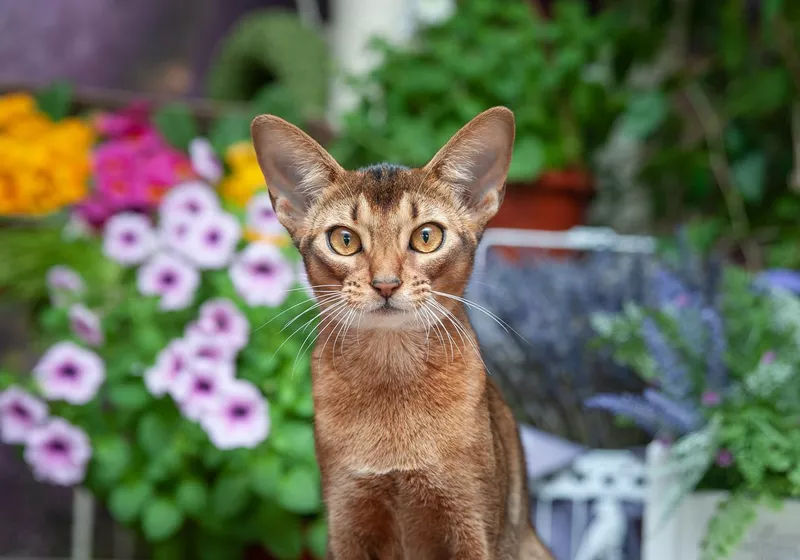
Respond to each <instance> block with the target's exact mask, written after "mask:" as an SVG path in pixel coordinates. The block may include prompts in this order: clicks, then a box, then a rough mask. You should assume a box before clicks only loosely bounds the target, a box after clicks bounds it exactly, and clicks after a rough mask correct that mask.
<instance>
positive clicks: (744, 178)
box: [731, 152, 767, 202]
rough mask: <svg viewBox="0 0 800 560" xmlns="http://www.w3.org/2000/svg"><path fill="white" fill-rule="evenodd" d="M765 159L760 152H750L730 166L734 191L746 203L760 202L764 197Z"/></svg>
mask: <svg viewBox="0 0 800 560" xmlns="http://www.w3.org/2000/svg"><path fill="white" fill-rule="evenodd" d="M766 164H767V162H766V158H765V156H764V154H763V153H761V152H751V153H750V154H748V155H746V156H745V157H743V158H742V159H740V160H738V161H736V162H734V163H733V165H732V166H731V172H732V173H733V180H734V181H735V184H736V189H737V190H738V191H739V192H740V193H741V195H742V198H744V199H745V200H746V201H747V202H760V201H761V199H762V198H763V196H764V177H765V171H766Z"/></svg>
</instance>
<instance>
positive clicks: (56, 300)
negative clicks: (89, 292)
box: [47, 265, 86, 307]
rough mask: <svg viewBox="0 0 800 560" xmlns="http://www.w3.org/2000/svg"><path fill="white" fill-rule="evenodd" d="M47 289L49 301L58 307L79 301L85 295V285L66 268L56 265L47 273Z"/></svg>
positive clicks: (73, 272) (76, 275)
mask: <svg viewBox="0 0 800 560" xmlns="http://www.w3.org/2000/svg"><path fill="white" fill-rule="evenodd" d="M47 289H48V291H49V292H50V301H51V302H52V303H53V305H55V306H57V307H60V306H63V305H66V304H68V303H70V302H72V301H74V300H76V299H80V298H81V297H82V296H83V295H84V294H85V293H86V284H84V282H83V278H81V276H80V275H79V274H78V273H77V272H75V271H74V270H72V269H71V268H69V267H68V266H63V265H56V266H53V267H50V269H49V270H48V271H47Z"/></svg>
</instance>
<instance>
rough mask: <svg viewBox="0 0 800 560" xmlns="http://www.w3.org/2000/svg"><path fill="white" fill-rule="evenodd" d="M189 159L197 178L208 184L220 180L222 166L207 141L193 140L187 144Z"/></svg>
mask: <svg viewBox="0 0 800 560" xmlns="http://www.w3.org/2000/svg"><path fill="white" fill-rule="evenodd" d="M189 159H190V160H191V162H192V169H193V170H194V172H195V173H197V175H198V177H200V178H202V179H205V180H206V181H208V182H209V183H216V182H217V181H219V180H220V179H221V178H222V164H220V162H219V159H218V158H217V154H215V153H214V148H212V147H211V142H209V141H208V140H207V139H205V138H195V139H194V140H192V141H191V142H190V143H189Z"/></svg>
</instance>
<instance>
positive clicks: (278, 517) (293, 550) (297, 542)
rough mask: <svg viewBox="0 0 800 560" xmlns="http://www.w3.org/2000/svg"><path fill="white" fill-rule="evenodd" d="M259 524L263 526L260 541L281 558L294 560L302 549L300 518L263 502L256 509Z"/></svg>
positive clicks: (272, 504)
mask: <svg viewBox="0 0 800 560" xmlns="http://www.w3.org/2000/svg"><path fill="white" fill-rule="evenodd" d="M258 520H259V525H260V526H261V527H263V530H262V535H261V542H262V543H263V545H264V546H265V547H266V548H267V550H269V551H270V552H271V553H272V554H274V555H275V556H277V557H278V558H280V559H281V560H283V559H286V560H294V559H296V558H298V557H299V556H300V554H301V553H302V551H303V526H302V522H301V521H300V518H299V517H297V516H296V515H293V514H291V513H289V512H287V511H284V510H282V509H280V508H279V507H277V506H276V505H275V504H274V503H270V502H267V503H264V504H263V505H262V506H261V507H260V508H259V511H258Z"/></svg>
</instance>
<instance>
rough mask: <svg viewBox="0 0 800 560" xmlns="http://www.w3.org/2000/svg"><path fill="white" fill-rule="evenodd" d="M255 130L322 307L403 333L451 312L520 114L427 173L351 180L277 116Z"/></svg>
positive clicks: (460, 141) (481, 133) (484, 120)
mask: <svg viewBox="0 0 800 560" xmlns="http://www.w3.org/2000/svg"><path fill="white" fill-rule="evenodd" d="M251 130H252V136H253V142H254V144H255V149H256V153H257V155H258V162H259V165H260V166H261V170H262V172H263V173H264V178H265V179H266V181H267V186H268V189H269V194H270V197H271V199H272V203H273V206H274V207H275V211H276V213H277V215H278V219H279V220H280V222H281V223H282V224H283V225H284V227H286V229H287V230H288V231H289V233H290V234H291V236H292V239H293V240H294V242H295V245H296V246H297V247H298V249H299V250H300V252H301V254H302V255H303V259H304V261H305V264H306V269H307V272H308V277H309V281H310V283H311V285H312V286H314V287H315V293H316V295H317V299H318V300H319V301H320V302H321V303H327V304H331V305H332V304H333V303H334V302H336V303H340V304H342V309H344V310H353V311H356V312H359V314H360V315H361V319H360V321H361V324H362V325H374V326H380V325H383V326H399V325H404V324H409V323H411V322H415V321H416V322H417V323H418V322H419V317H420V316H421V315H424V314H425V313H427V312H430V311H435V309H436V304H435V303H431V301H432V300H433V301H436V300H438V302H440V303H444V304H446V303H447V302H448V301H449V300H448V299H447V298H446V297H445V296H441V294H442V293H444V294H450V295H456V296H460V295H461V293H462V292H463V290H464V287H465V285H466V283H467V280H468V277H469V274H470V271H471V269H472V261H473V257H474V254H475V249H476V246H477V244H478V241H479V239H480V236H481V234H482V232H483V229H484V228H485V226H486V223H487V222H488V221H489V219H490V218H492V216H494V215H495V213H496V212H497V210H498V208H499V207H500V204H501V202H502V201H503V194H504V190H505V181H506V174H507V173H508V167H509V164H510V163H511V152H512V148H513V144H514V116H513V113H512V112H511V111H509V110H508V109H506V108H504V107H496V108H493V109H489V110H488V111H485V112H483V113H481V114H480V115H478V116H477V117H475V118H474V119H473V120H472V121H470V122H469V123H468V124H467V125H466V126H464V127H463V128H462V129H461V130H460V131H458V132H457V133H456V134H455V135H454V136H453V137H452V138H451V139H450V141H449V142H448V143H447V144H446V145H445V146H444V147H443V148H442V149H441V150H439V152H438V153H437V154H436V155H435V156H434V157H433V159H432V160H431V161H430V162H429V163H428V164H427V165H425V166H424V167H422V168H420V169H408V168H405V167H401V166H396V165H389V164H379V165H374V166H371V167H368V168H365V169H360V170H357V171H346V170H345V169H343V168H342V167H341V166H340V165H339V164H338V163H337V162H336V161H335V160H334V159H333V157H331V155H330V154H328V152H326V151H325V149H323V148H322V147H321V146H320V145H319V144H317V143H316V142H315V141H314V140H313V139H311V138H310V137H309V136H308V135H306V134H305V133H304V132H302V131H301V130H300V129H298V128H297V127H295V126H293V125H291V124H289V123H288V122H286V121H284V120H282V119H280V118H278V117H275V116H272V115H261V116H259V117H256V119H255V120H254V121H253V124H252V127H251ZM437 292H439V294H437ZM326 306H328V305H326ZM426 309H427V311H426ZM361 312H363V313H361Z"/></svg>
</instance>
